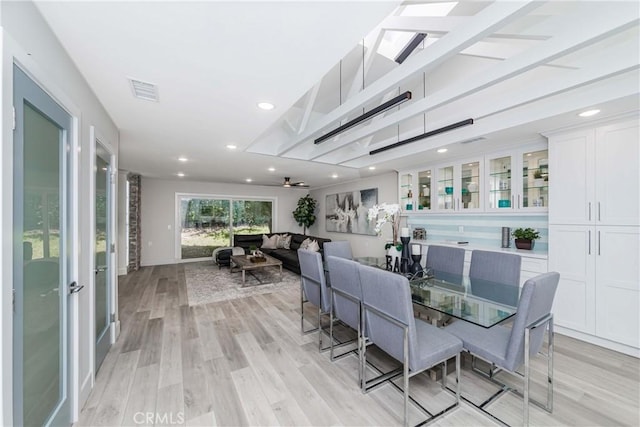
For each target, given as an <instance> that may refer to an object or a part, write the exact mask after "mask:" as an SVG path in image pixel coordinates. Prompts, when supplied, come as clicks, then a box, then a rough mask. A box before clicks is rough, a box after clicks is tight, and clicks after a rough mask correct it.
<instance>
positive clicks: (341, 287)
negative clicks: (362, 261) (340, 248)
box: [325, 243, 362, 329]
mask: <svg viewBox="0 0 640 427" xmlns="http://www.w3.org/2000/svg"><path fill="white" fill-rule="evenodd" d="M327 245H328V243H327ZM325 249H328V247H327V246H325ZM327 253H328V252H327ZM358 265H359V264H358V263H357V262H355V261H351V260H349V259H344V258H340V257H337V256H328V257H327V267H328V270H329V276H330V277H331V293H332V296H333V312H334V313H335V316H336V317H337V318H338V319H340V320H342V321H343V322H344V323H346V324H347V325H349V326H351V327H352V328H353V329H358V323H359V321H360V301H362V287H361V286H360V273H359V271H358ZM335 291H338V292H335ZM343 293H344V294H347V295H349V296H350V297H351V298H353V299H355V300H356V301H354V300H352V299H349V298H348V297H345V296H344V295H342V294H343Z"/></svg>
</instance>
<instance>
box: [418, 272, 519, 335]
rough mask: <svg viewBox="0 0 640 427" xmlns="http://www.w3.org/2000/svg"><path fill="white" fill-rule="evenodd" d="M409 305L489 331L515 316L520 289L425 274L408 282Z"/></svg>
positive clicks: (445, 275)
mask: <svg viewBox="0 0 640 427" xmlns="http://www.w3.org/2000/svg"><path fill="white" fill-rule="evenodd" d="M409 286H410V287H411V297H412V299H413V302H414V303H416V304H419V305H422V306H425V307H427V308H430V309H433V310H436V311H439V312H441V313H444V314H448V315H450V316H452V317H456V318H458V319H462V320H466V321H468V322H471V323H475V324H476V325H479V326H483V327H485V328H490V327H492V326H494V325H497V324H498V323H501V322H503V321H504V320H506V319H508V318H510V317H512V316H513V315H515V314H516V310H517V305H518V299H519V298H520V286H519V285H518V284H517V283H514V284H512V285H507V284H503V283H497V282H492V281H490V280H482V279H475V278H470V277H468V276H461V275H455V274H450V273H444V272H439V271H437V270H430V271H428V275H427V276H425V277H416V278H413V279H411V280H409Z"/></svg>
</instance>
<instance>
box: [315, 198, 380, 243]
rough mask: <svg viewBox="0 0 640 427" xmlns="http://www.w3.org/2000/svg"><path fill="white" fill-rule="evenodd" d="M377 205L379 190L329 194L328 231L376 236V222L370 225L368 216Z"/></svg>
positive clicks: (327, 210)
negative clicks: (370, 210) (370, 209)
mask: <svg viewBox="0 0 640 427" xmlns="http://www.w3.org/2000/svg"><path fill="white" fill-rule="evenodd" d="M377 203H378V189H377V188H369V189H367V190H356V191H349V192H346V193H337V194H328V195H327V203H326V204H325V206H326V229H327V231H333V232H336V233H352V234H368V235H370V236H375V235H376V234H377V233H376V231H375V226H376V222H375V220H374V221H371V223H369V220H368V218H367V214H368V213H369V208H371V207H373V205H375V204H377Z"/></svg>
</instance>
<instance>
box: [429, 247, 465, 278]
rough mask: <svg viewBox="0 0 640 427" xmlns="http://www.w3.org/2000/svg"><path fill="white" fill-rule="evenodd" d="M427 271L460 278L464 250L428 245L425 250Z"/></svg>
mask: <svg viewBox="0 0 640 427" xmlns="http://www.w3.org/2000/svg"><path fill="white" fill-rule="evenodd" d="M427 269H431V270H437V271H440V272H442V273H450V274H455V275H458V276H462V272H463V270H464V249H462V248H452V247H449V246H438V245H429V249H428V250H427Z"/></svg>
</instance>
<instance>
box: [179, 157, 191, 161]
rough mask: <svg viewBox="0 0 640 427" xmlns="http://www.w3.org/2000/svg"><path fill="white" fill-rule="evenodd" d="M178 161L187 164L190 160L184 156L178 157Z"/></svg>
mask: <svg viewBox="0 0 640 427" xmlns="http://www.w3.org/2000/svg"><path fill="white" fill-rule="evenodd" d="M178 160H179V161H181V162H186V161H188V160H189V159H187V158H186V157H184V156H182V157H178Z"/></svg>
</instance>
